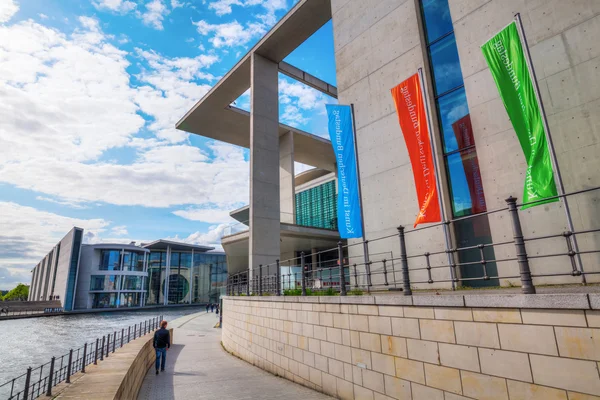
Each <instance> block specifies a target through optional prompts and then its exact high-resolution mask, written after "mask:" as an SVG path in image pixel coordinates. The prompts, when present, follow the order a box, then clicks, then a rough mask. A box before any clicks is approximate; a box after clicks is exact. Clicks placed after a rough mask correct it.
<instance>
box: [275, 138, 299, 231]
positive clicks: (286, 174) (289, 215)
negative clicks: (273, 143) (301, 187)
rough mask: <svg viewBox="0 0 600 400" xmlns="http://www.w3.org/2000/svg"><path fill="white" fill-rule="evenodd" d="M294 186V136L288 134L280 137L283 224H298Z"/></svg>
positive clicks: (280, 192) (280, 187)
mask: <svg viewBox="0 0 600 400" xmlns="http://www.w3.org/2000/svg"><path fill="white" fill-rule="evenodd" d="M294 189H295V184H294V134H293V133H292V132H287V133H286V134H284V135H283V136H280V137H279V199H280V202H281V222H285V223H287V224H295V223H296V201H295V200H296V199H295V196H294V194H295V190H294Z"/></svg>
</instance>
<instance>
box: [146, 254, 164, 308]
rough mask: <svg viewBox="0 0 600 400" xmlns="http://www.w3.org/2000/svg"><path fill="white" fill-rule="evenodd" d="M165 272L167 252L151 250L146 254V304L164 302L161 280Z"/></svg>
mask: <svg viewBox="0 0 600 400" xmlns="http://www.w3.org/2000/svg"><path fill="white" fill-rule="evenodd" d="M166 273H167V253H166V252H164V251H153V252H151V253H150V255H149V256H148V278H147V279H146V290H147V292H146V304H147V305H153V304H164V292H161V288H162V281H163V280H164V279H165V276H166Z"/></svg>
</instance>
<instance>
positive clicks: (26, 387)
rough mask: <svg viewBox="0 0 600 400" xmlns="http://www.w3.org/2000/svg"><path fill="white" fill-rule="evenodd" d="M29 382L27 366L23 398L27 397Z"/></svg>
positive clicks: (25, 399)
mask: <svg viewBox="0 0 600 400" xmlns="http://www.w3.org/2000/svg"><path fill="white" fill-rule="evenodd" d="M30 382H31V367H29V368H27V376H26V377H25V388H24V389H23V400H27V399H28V398H29V383H30Z"/></svg>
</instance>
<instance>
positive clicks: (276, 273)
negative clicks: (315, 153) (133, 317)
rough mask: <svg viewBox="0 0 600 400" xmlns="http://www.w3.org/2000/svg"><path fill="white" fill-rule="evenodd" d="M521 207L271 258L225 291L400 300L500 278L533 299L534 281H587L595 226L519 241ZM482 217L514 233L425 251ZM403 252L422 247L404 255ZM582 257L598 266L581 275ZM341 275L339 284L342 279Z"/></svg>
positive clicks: (509, 203)
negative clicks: (363, 294)
mask: <svg viewBox="0 0 600 400" xmlns="http://www.w3.org/2000/svg"><path fill="white" fill-rule="evenodd" d="M598 189H600V187H595V188H590V189H585V190H580V191H577V192H573V193H568V194H566V195H561V196H556V197H557V198H560V197H572V196H581V195H583V194H585V193H588V192H593V191H597V190H598ZM521 205H522V204H517V199H515V198H514V197H510V198H508V199H506V207H503V208H500V209H496V210H493V211H488V212H485V213H480V214H476V215H471V216H467V217H461V218H456V219H453V220H450V221H446V222H442V223H438V224H433V225H429V226H426V227H421V228H416V229H409V230H407V229H405V227H404V226H398V228H397V232H395V233H393V234H389V235H385V236H381V237H378V238H374V239H370V240H366V241H356V242H353V243H350V244H348V245H343V243H342V242H339V243H338V246H337V247H336V248H332V249H327V250H323V251H320V252H318V253H315V254H304V253H302V254H301V256H300V257H297V258H292V259H289V260H283V261H280V260H274V262H273V263H271V264H268V265H260V266H259V267H258V268H255V269H254V270H253V271H250V270H245V271H242V272H240V273H237V274H233V275H230V276H229V279H228V285H227V293H228V294H229V295H264V294H276V295H281V294H284V293H285V292H286V291H289V292H288V293H290V294H292V293H296V292H297V294H302V295H306V294H307V290H309V291H316V292H320V291H323V290H326V291H329V292H331V291H336V292H339V293H340V294H341V295H346V294H347V292H348V291H350V290H356V291H363V290H366V291H372V290H394V289H395V290H402V291H403V292H404V295H411V294H412V290H413V287H414V285H419V288H425V289H426V288H427V287H428V286H430V287H431V288H433V287H434V286H433V285H434V284H438V285H437V286H435V287H436V288H439V284H440V283H444V284H446V285H448V287H449V288H450V287H451V288H452V289H455V288H456V287H457V286H458V285H472V284H474V283H477V282H479V283H483V284H484V285H488V286H490V282H498V285H500V281H501V280H502V281H504V283H505V284H508V285H509V286H520V287H521V290H522V292H523V293H526V294H534V293H536V289H535V284H536V283H537V284H542V283H543V284H548V283H549V282H550V284H552V283H560V284H564V283H585V282H586V276H591V275H594V274H599V273H600V269H599V268H597V267H598V265H597V264H598V261H597V259H596V260H594V259H592V256H593V255H595V254H598V253H600V240H598V236H597V235H596V236H595V234H597V233H599V232H600V228H598V227H595V228H590V229H581V230H576V231H568V230H567V231H554V232H551V233H547V234H539V235H535V234H532V235H528V236H525V235H524V234H523V228H522V224H521V214H522V213H524V212H523V211H519V208H518V207H519V206H521ZM525 212H528V211H525ZM482 215H488V216H493V218H494V223H495V224H507V225H505V228H506V229H507V230H508V229H510V230H512V238H510V239H508V238H507V239H506V240H500V241H497V242H493V243H490V242H485V241H482V242H481V243H476V244H473V245H468V246H463V247H455V248H445V249H440V247H439V246H438V248H436V249H432V248H431V246H433V245H431V238H432V237H433V235H436V234H437V235H441V232H439V231H441V230H442V229H443V228H444V225H446V226H447V227H448V228H449V227H450V226H451V225H453V224H458V223H463V222H464V221H467V220H469V219H474V218H480V217H481V216H482ZM508 225H510V228H509V227H508ZM436 230H437V231H438V232H435V231H436ZM532 231H533V230H532ZM577 239H579V241H580V242H581V243H587V246H584V248H579V246H578V245H577ZM415 244H416V245H415ZM407 245H413V246H407ZM407 247H411V248H419V249H423V250H419V251H417V252H414V253H412V254H408V253H407ZM350 248H353V249H352V251H351V252H350V253H351V254H353V255H352V257H347V256H346V255H345V254H348V251H349V250H350ZM577 249H579V250H577ZM491 250H493V251H491ZM375 251H377V252H375ZM394 251H395V252H394ZM325 253H329V254H328V257H326V258H329V259H333V260H334V261H330V262H329V263H330V264H333V265H324V264H316V265H310V266H309V264H310V261H311V260H312V259H313V256H315V258H318V257H319V256H322V255H324V254H325ZM465 254H469V257H464V255H465ZM461 256H463V257H462V258H461ZM584 259H586V260H587V261H588V266H591V265H593V264H596V268H588V269H587V270H586V269H585V268H584V266H585V265H586V263H585V262H583V260H584ZM590 261H591V262H590ZM282 266H283V267H289V268H287V269H286V268H283V272H282ZM341 276H343V277H344V279H340V277H341ZM561 277H562V278H561ZM567 277H571V278H567ZM557 278H558V279H559V280H557ZM515 282H518V285H517V284H515Z"/></svg>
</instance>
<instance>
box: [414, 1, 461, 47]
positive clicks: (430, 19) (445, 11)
mask: <svg viewBox="0 0 600 400" xmlns="http://www.w3.org/2000/svg"><path fill="white" fill-rule="evenodd" d="M421 6H422V9H423V19H424V20H425V32H426V36H427V43H431V42H433V41H435V40H437V39H439V38H440V37H441V36H444V35H445V34H447V33H448V32H452V31H453V30H454V27H453V26H452V18H451V17H450V8H449V7H448V0H442V1H440V0H422V1H421Z"/></svg>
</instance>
